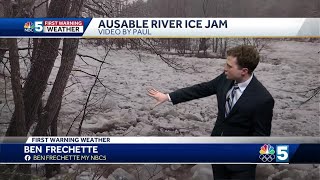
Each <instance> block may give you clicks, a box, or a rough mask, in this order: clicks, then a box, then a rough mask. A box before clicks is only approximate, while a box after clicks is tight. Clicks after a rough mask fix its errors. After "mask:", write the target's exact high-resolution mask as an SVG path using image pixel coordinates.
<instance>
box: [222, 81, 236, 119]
mask: <svg viewBox="0 0 320 180" xmlns="http://www.w3.org/2000/svg"><path fill="white" fill-rule="evenodd" d="M238 89H239V86H238V84H237V83H235V84H234V85H233V87H232V90H231V92H230V93H229V94H228V95H227V100H226V113H225V117H227V116H228V114H229V113H230V111H231V109H232V107H233V105H234V104H235V102H236V101H237V100H236V99H235V95H236V91H237V90H238Z"/></svg>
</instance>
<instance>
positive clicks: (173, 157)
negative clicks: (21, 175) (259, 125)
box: [0, 143, 320, 164]
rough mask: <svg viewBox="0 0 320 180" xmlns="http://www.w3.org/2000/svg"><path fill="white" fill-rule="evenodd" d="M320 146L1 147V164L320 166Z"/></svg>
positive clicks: (71, 145) (95, 145)
mask: <svg viewBox="0 0 320 180" xmlns="http://www.w3.org/2000/svg"><path fill="white" fill-rule="evenodd" d="M319 152H320V145H319V144H213V143H208V144H204V143H202V144H188V143H186V144H181V143H179V144H129V143H128V144H66V143H64V144H63V143H61V144H23V143H20V144H17V143H16V144H15V143H10V144H7V143H4V144H0V163H30V164H32V163H110V164H111V163H320V156H319Z"/></svg>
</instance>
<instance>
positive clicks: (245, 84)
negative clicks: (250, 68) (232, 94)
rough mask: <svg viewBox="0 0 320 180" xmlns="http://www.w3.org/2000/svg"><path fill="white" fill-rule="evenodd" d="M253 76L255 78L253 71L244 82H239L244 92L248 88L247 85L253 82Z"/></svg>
mask: <svg viewBox="0 0 320 180" xmlns="http://www.w3.org/2000/svg"><path fill="white" fill-rule="evenodd" d="M252 78H253V73H252V74H251V77H250V78H249V79H248V80H246V81H244V82H242V83H238V86H239V89H240V91H241V92H243V91H244V90H245V89H246V88H247V86H248V85H249V83H250V82H251V80H252Z"/></svg>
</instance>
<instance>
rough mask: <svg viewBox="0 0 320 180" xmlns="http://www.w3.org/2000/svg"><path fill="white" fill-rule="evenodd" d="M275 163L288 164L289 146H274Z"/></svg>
mask: <svg viewBox="0 0 320 180" xmlns="http://www.w3.org/2000/svg"><path fill="white" fill-rule="evenodd" d="M276 162H279V163H282V162H283V163H284V162H289V145H276Z"/></svg>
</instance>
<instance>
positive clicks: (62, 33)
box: [0, 18, 92, 38]
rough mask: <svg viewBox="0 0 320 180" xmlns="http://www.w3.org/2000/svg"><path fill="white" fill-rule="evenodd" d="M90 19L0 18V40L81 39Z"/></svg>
mask: <svg viewBox="0 0 320 180" xmlns="http://www.w3.org/2000/svg"><path fill="white" fill-rule="evenodd" d="M91 20H92V18H0V38H1V37H2V38H4V37H6V38H8V37H48V38H50V37H57V38H61V37H81V36H82V35H83V33H84V32H85V30H86V29H87V27H88V25H89V23H90V21H91Z"/></svg>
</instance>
